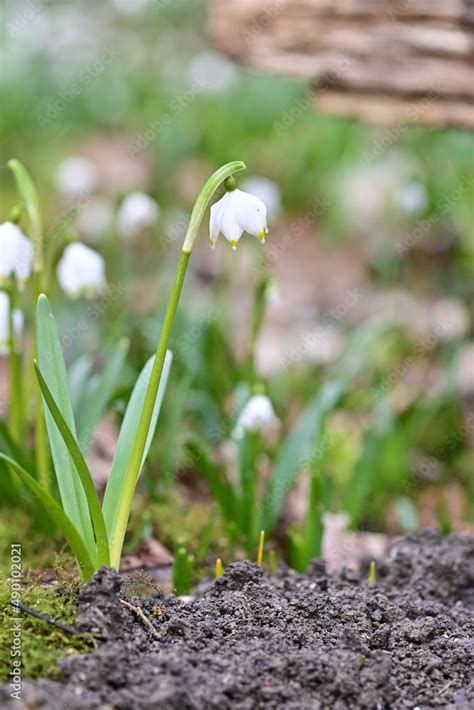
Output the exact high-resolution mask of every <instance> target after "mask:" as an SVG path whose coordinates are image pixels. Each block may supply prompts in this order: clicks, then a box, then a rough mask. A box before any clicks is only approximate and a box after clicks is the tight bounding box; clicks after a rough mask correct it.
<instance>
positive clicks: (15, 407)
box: [8, 286, 23, 443]
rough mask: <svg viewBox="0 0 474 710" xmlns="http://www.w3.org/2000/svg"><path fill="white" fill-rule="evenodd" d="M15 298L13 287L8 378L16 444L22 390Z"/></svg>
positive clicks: (9, 327)
mask: <svg viewBox="0 0 474 710" xmlns="http://www.w3.org/2000/svg"><path fill="white" fill-rule="evenodd" d="M15 297H16V290H15V287H14V286H13V287H12V289H11V291H10V292H9V294H8V303H9V308H8V360H9V377H10V388H9V392H10V430H11V433H12V436H13V438H14V440H15V441H16V442H17V443H18V442H19V441H20V440H21V437H22V431H23V388H22V383H21V358H20V355H19V353H18V352H17V351H16V342H15V319H14V310H15Z"/></svg>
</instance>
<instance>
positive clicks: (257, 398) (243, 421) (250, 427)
mask: <svg viewBox="0 0 474 710" xmlns="http://www.w3.org/2000/svg"><path fill="white" fill-rule="evenodd" d="M279 424H280V420H279V419H278V417H277V415H276V414H275V410H274V409H273V404H272V402H271V400H270V398H269V397H267V396H266V395H264V394H256V395H254V396H253V397H251V398H250V399H249V401H248V402H247V404H246V405H245V406H244V408H243V409H242V411H241V413H240V415H239V418H238V420H237V425H236V428H235V436H236V438H237V439H240V438H242V436H243V435H244V432H246V431H250V432H257V431H259V432H261V433H262V434H270V433H271V432H272V431H274V430H275V429H276V428H278V426H279Z"/></svg>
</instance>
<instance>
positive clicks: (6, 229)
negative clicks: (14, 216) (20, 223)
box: [0, 222, 33, 285]
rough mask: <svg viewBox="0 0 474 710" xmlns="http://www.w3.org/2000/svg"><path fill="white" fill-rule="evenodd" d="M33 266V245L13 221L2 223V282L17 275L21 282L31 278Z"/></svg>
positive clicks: (0, 242)
mask: <svg viewBox="0 0 474 710" xmlns="http://www.w3.org/2000/svg"><path fill="white" fill-rule="evenodd" d="M32 267H33V246H32V244H31V242H30V240H29V239H28V238H27V237H25V235H24V234H23V232H22V231H21V229H20V228H19V227H17V225H16V224H13V222H4V223H3V224H0V282H1V281H2V280H3V279H8V277H9V276H16V278H17V281H18V282H19V284H20V285H21V284H24V282H25V281H26V280H27V279H28V278H29V276H30V274H31V269H32Z"/></svg>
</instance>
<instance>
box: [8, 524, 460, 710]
mask: <svg viewBox="0 0 474 710" xmlns="http://www.w3.org/2000/svg"><path fill="white" fill-rule="evenodd" d="M376 570H377V572H376V581H375V584H374V585H373V586H371V585H370V584H369V582H368V566H367V565H366V566H363V567H362V569H361V570H360V571H359V572H354V571H349V570H346V569H342V570H339V571H338V572H335V573H331V574H328V573H327V572H326V570H325V567H324V563H323V562H321V561H319V560H316V561H314V562H313V563H312V565H311V566H310V569H309V570H308V572H307V573H306V574H297V573H296V572H294V571H292V570H289V569H286V568H285V569H283V568H281V569H280V570H279V571H278V573H277V574H276V575H273V576H271V575H268V574H266V573H265V572H262V570H261V569H260V568H259V567H258V566H257V565H255V564H253V563H251V562H236V563H233V564H231V565H229V566H228V567H227V569H226V570H225V573H224V575H223V576H222V577H220V578H219V579H217V580H215V581H213V582H210V583H208V584H205V585H202V586H201V588H200V589H198V591H197V594H196V596H195V597H194V598H193V599H191V600H189V599H188V600H181V599H179V598H176V597H174V596H172V595H169V596H165V595H163V594H162V593H159V592H158V593H156V594H155V595H154V596H152V597H147V598H136V597H133V598H130V597H127V596H126V594H125V587H124V588H123V589H122V588H121V587H122V579H121V577H120V576H119V575H118V574H117V573H115V572H113V571H111V570H108V569H105V568H104V569H101V570H99V572H97V573H96V574H95V575H94V577H93V578H92V579H91V580H90V581H89V582H88V584H87V585H85V586H84V587H83V588H82V590H81V592H80V595H79V606H80V615H79V617H78V620H77V628H78V629H80V630H81V631H88V632H94V633H96V634H97V633H98V634H100V635H101V637H102V642H101V643H100V645H99V646H98V648H97V650H96V651H94V652H92V653H90V654H87V655H81V656H70V657H66V658H64V659H63V660H62V661H61V665H60V668H61V674H62V680H61V681H60V682H57V681H51V680H47V679H39V680H36V681H30V682H29V681H26V680H25V681H24V682H23V687H22V701H20V702H19V701H18V700H11V699H9V690H8V687H5V688H4V689H3V690H1V691H0V704H1V705H2V707H4V708H15V709H16V710H18V709H19V708H21V707H23V708H27V707H28V708H31V707H34V708H48V710H56V709H57V710H62V709H63V708H67V709H68V710H85V709H86V708H103V709H105V708H117V709H123V710H126V709H128V708H134V709H135V708H136V709H137V710H142V709H143V710H145V709H151V708H166V709H170V710H173V709H175V708H176V710H178V708H179V710H183V709H184V710H185V709H187V708H189V709H199V710H201V709H202V710H204V709H206V710H208V709H209V708H211V709H213V708H215V709H216V710H217V709H219V710H222V709H225V708H239V709H242V710H244V709H245V710H247V709H248V710H250V709H251V708H252V709H253V708H275V709H276V708H279V709H280V708H289V709H294V710H301V709H306V708H308V710H309V709H311V710H318V709H319V708H321V709H323V708H332V709H335V710H342V709H345V708H351V709H352V708H420V710H424V709H425V708H437V707H449V708H453V709H456V710H458V709H461V710H464V709H465V710H467V709H468V708H473V707H474V681H473V674H472V669H473V668H474V641H473V639H474V633H473V631H474V614H473V612H474V537H473V536H472V535H461V534H459V535H450V536H448V537H442V536H441V535H440V534H439V533H437V532H431V531H428V532H424V533H421V534H419V535H416V536H411V537H408V538H406V539H404V540H402V541H400V542H398V543H396V544H395V545H394V546H393V547H392V548H391V550H390V553H389V555H388V557H387V558H386V559H385V560H384V561H383V562H378V563H377V567H376ZM123 602H125V604H124V603H123ZM132 607H133V608H132Z"/></svg>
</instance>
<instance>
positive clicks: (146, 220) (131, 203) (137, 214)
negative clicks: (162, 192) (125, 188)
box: [117, 192, 160, 237]
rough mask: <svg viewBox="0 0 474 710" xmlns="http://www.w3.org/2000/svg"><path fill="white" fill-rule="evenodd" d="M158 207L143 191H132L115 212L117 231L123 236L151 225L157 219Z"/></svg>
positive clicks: (135, 232)
mask: <svg viewBox="0 0 474 710" xmlns="http://www.w3.org/2000/svg"><path fill="white" fill-rule="evenodd" d="M159 214H160V208H159V207H158V204H157V203H156V202H155V200H154V199H153V197H150V195H147V194H146V193H145V192H132V193H131V194H130V195H127V197H126V198H125V199H124V201H123V202H122V204H121V205H120V208H119V211H118V213H117V224H118V229H119V232H120V233H121V234H122V236H124V237H128V236H135V235H136V234H139V233H140V232H141V231H142V230H143V229H146V228H147V227H152V226H153V225H154V224H155V223H156V222H157V220H158V217H159Z"/></svg>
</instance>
